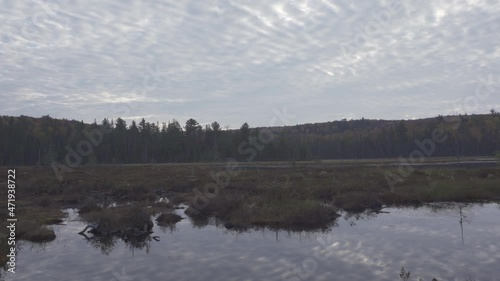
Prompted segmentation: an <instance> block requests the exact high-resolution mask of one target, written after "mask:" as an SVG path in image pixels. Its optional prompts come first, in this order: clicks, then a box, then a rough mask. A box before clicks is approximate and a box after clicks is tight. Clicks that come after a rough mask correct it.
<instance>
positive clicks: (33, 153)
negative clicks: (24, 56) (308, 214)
mask: <svg viewBox="0 0 500 281" xmlns="http://www.w3.org/2000/svg"><path fill="white" fill-rule="evenodd" d="M436 128H439V129H442V130H443V132H444V134H445V136H446V141H445V142H444V143H441V144H438V145H437V146H436V150H435V152H433V154H432V155H430V156H436V157H437V156H493V155H495V154H496V153H498V151H499V150H500V136H499V135H500V114H499V113H497V112H495V111H494V110H492V111H491V112H490V114H484V115H458V116H438V117H435V118H427V119H419V120H393V121H390V120H389V121H387V120H368V119H364V118H363V119H360V120H341V121H333V122H326V123H316V124H304V125H296V126H286V127H272V128H251V127H250V126H249V125H248V124H247V123H245V124H243V125H242V126H241V128H240V129H238V130H229V129H225V130H224V129H222V128H221V126H220V125H219V124H218V123H217V122H213V123H212V124H210V125H205V126H201V125H200V124H199V123H198V122H197V121H196V120H194V119H189V120H188V121H187V122H186V124H185V125H184V126H182V125H181V124H179V122H177V121H175V120H173V121H171V122H168V123H162V124H159V123H158V122H156V123H150V122H146V120H144V119H143V120H141V121H140V122H139V123H136V122H132V123H131V124H127V123H126V122H125V121H124V120H123V119H121V118H118V119H116V120H108V119H104V120H103V121H102V122H100V123H98V122H94V123H93V124H85V123H83V122H79V121H70V120H65V119H63V120H60V119H54V118H51V117H49V116H44V117H42V118H31V117H26V116H20V117H10V116H0V165H4V166H5V165H51V164H52V163H54V162H55V161H56V162H60V163H64V162H68V161H69V162H77V164H106V163H167V162H172V163H179V162H214V161H215V162H217V161H224V160H226V159H229V158H233V159H236V160H240V161H253V160H255V161H271V160H285V161H299V160H318V159H366V158H392V157H398V156H404V157H407V156H408V154H409V153H411V152H412V151H414V150H415V149H416V144H415V141H416V140H424V139H428V138H431V135H432V132H433V130H435V129H436ZM78 158H81V159H78Z"/></svg>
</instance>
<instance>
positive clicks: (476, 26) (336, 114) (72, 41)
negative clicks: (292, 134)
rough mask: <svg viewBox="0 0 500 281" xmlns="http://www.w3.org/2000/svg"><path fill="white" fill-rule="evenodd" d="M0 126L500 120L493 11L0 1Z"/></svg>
mask: <svg viewBox="0 0 500 281" xmlns="http://www.w3.org/2000/svg"><path fill="white" fill-rule="evenodd" d="M0 26H1V27H0V115H13V116H19V115H28V116H34V117H40V116H43V115H47V114H48V115H50V116H52V117H55V118H67V119H76V120H83V121H86V122H92V121H93V120H94V119H97V120H98V121H99V120H102V119H103V118H110V119H116V118H117V117H121V118H123V119H125V120H126V121H127V122H129V124H130V121H131V120H140V118H146V120H148V121H150V122H156V121H159V122H160V123H161V122H166V121H169V120H172V119H177V120H179V122H181V123H183V122H185V121H186V120H187V119H188V118H194V119H196V120H197V121H198V122H200V123H201V124H207V123H211V122H212V121H218V122H219V123H220V124H221V125H223V126H229V127H232V128H236V127H239V126H241V124H242V123H243V122H248V123H249V124H250V126H252V127H254V126H269V125H295V124H302V123H314V122H326V121H333V120H339V119H343V118H347V119H359V118H362V117H364V118H369V119H415V118H424V117H432V116H437V115H439V114H442V115H447V114H456V113H468V114H472V113H487V112H488V111H489V110H490V109H495V110H497V111H500V72H499V70H500V32H499V31H500V2H499V1H498V0H491V1H487V0H484V1H473V0H468V1H465V0H422V1H409V0H391V1H383V0H369V1H368V0H364V1H334V0H304V1H301V0H280V1H274V0H251V1H250V0H248V1H246V0H245V1H244V0H204V1H200V0H184V1H181V0H169V1H166V0H136V1H125V0H109V1H102V0H85V1H83V0H78V1H75V0H73V1H65V0H57V1H56V0H37V1H20V0H16V1H12V0H0Z"/></svg>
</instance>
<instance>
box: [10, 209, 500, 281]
mask: <svg viewBox="0 0 500 281" xmlns="http://www.w3.org/2000/svg"><path fill="white" fill-rule="evenodd" d="M384 211H386V212H388V213H380V214H369V213H366V214H358V215H352V214H344V216H343V218H341V219H339V220H338V224H337V226H336V227H333V228H332V229H331V230H329V231H327V232H293V231H273V230H268V229H250V230H246V231H244V232H240V231H234V230H229V229H227V228H226V227H225V226H224V224H221V223H220V222H217V221H215V220H211V219H208V221H207V220H206V221H204V222H203V223H201V224H200V223H199V222H193V221H192V220H183V221H181V222H179V223H178V224H177V225H176V226H175V227H171V228H160V227H159V226H155V227H154V229H153V231H154V232H155V235H158V236H160V241H159V242H156V241H154V240H148V239H145V240H144V241H143V244H141V243H142V242H141V243H139V244H133V243H129V242H126V241H123V240H121V239H116V240H114V241H96V242H91V241H89V240H87V239H86V238H84V237H82V236H79V235H77V234H76V233H78V231H80V230H81V229H82V225H83V224H82V223H81V222H79V221H77V220H71V219H70V220H68V221H67V225H66V226H58V227H57V229H56V233H57V235H58V238H57V239H56V240H55V241H53V242H52V243H50V244H47V245H45V246H44V248H43V249H42V250H40V249H38V250H35V249H29V248H28V247H25V248H23V249H21V250H20V252H19V262H18V273H16V279H15V280H67V279H68V278H67V277H68V276H71V280H75V281H78V280H117V279H116V277H115V276H117V275H118V274H119V275H120V276H124V275H125V276H126V278H128V279H125V278H123V279H124V280H191V281H193V280H306V279H307V280H363V281H364V280H397V279H398V278H399V277H400V275H399V274H400V273H401V268H402V267H404V268H405V270H406V271H411V276H410V277H411V279H409V280H418V279H416V278H418V277H421V278H422V280H425V281H430V280H432V278H436V279H437V280H440V281H442V280H460V281H465V280H467V278H469V277H474V278H475V279H476V280H492V279H495V278H496V277H497V276H498V264H499V261H500V251H499V249H500V247H499V246H497V243H496V242H497V241H499V239H500V219H499V216H498V215H499V214H500V212H499V210H498V205H497V204H485V205H477V204H474V205H459V204H448V205H444V206H443V205H437V204H436V205H428V206H426V207H423V208H418V209H415V208H405V209H397V208H389V209H386V210H384ZM201 225H204V226H203V227H201ZM462 229H463V234H462ZM465 236H466V239H465ZM462 241H464V243H462ZM94 243H95V244H94ZM89 244H90V245H92V247H90V246H89ZM103 245H106V247H104V250H103V248H102V247H103ZM96 248H97V249H98V251H96ZM110 249H111V250H110ZM101 253H103V254H101ZM318 257H321V258H318ZM90 269H91V270H90ZM305 273H307V274H305ZM303 277H306V278H303ZM284 278H285V279H284ZM118 280H119V279H118Z"/></svg>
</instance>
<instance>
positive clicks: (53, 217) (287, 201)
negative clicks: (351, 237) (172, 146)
mask: <svg viewBox="0 0 500 281" xmlns="http://www.w3.org/2000/svg"><path fill="white" fill-rule="evenodd" d="M221 171H224V167H223V166H221V165H200V164H199V165H131V166H82V167H79V168H78V169H75V170H74V171H73V172H72V173H67V174H65V175H64V181H63V182H62V183H61V182H59V181H58V180H57V179H56V177H55V176H54V174H53V171H52V170H51V169H50V168H46V167H19V168H18V172H17V173H18V178H19V179H18V182H17V198H16V200H17V208H16V211H17V217H18V220H19V223H18V237H17V238H18V240H22V239H24V240H30V241H35V242H43V241H51V240H53V239H54V238H55V235H54V233H53V231H52V230H51V229H50V226H47V225H50V224H54V223H59V222H60V221H61V219H62V218H63V217H64V213H63V212H62V211H61V209H62V208H79V209H80V210H81V213H82V214H81V216H82V218H83V219H85V220H87V221H89V222H94V223H95V222H99V221H105V220H107V221H109V222H110V223H112V224H116V223H118V224H119V223H120V222H127V223H130V222H131V221H130V219H129V218H130V217H131V211H130V210H131V209H132V207H130V205H127V204H132V205H133V206H135V207H133V208H135V209H139V210H147V212H148V213H147V215H146V217H148V216H149V215H151V214H153V213H157V214H160V213H165V215H164V216H163V217H161V219H160V221H162V220H163V219H165V222H166V223H168V222H173V223H175V222H176V221H178V220H179V218H174V217H173V216H172V215H170V214H171V213H172V210H173V208H174V207H175V206H176V205H178V204H181V203H184V204H186V205H188V209H187V211H186V214H187V215H189V216H192V217H193V218H202V219H203V218H207V217H216V218H218V219H220V220H222V221H223V222H225V224H226V226H227V227H228V228H231V227H236V226H244V227H254V226H258V227H271V228H287V229H318V228H322V227H325V226H328V225H329V224H331V223H332V222H334V221H335V219H336V218H337V211H338V210H340V209H341V210H345V211H350V212H362V211H365V210H367V209H371V210H374V211H377V210H380V209H381V208H382V207H383V206H397V205H418V204H422V203H426V202H438V201H455V202H484V201H500V169H495V168H491V169H451V168H439V169H431V168H422V169H417V170H416V171H415V172H413V173H412V174H410V175H409V176H407V177H406V178H405V180H404V181H403V182H401V183H398V184H396V185H395V188H394V189H393V190H392V189H391V188H390V186H389V185H388V183H387V181H386V179H385V176H384V172H386V171H392V172H393V173H397V168H396V167H362V166H355V165H353V166H336V165H326V164H325V165H310V166H303V165H302V166H300V165H297V166H289V167H272V168H271V167H266V166H265V165H262V166H257V167H253V168H248V169H247V168H245V169H242V170H241V171H240V172H239V173H238V174H237V175H235V176H233V177H231V178H230V179H229V181H227V184H225V185H224V186H223V188H220V189H219V190H218V191H217V194H215V193H214V194H207V195H209V196H208V197H207V198H208V203H207V204H206V206H205V207H204V208H196V206H193V202H194V199H195V197H196V195H195V194H196V193H195V192H194V190H195V189H198V190H200V191H201V192H204V187H205V185H206V184H208V183H214V179H213V177H212V176H211V175H213V174H214V173H217V172H221ZM3 181H5V179H4V180H3ZM0 184H2V185H5V184H6V183H5V182H0ZM214 192H215V191H214ZM1 193H2V194H1V195H0V196H2V198H6V191H5V189H2V190H1ZM160 198H168V200H159V199H160ZM148 207H149V208H148ZM6 209H7V206H6V200H1V201H0V210H1V211H0V216H2V218H1V219H4V218H5V217H6V216H7V213H6ZM148 220H149V217H148ZM4 221H5V220H4ZM116 227H119V226H116ZM2 231H4V230H2ZM4 242H5V241H3V239H2V243H1V244H2V245H0V247H2V250H3V251H5V245H4V244H5V243H4ZM3 257H4V255H1V258H3Z"/></svg>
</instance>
